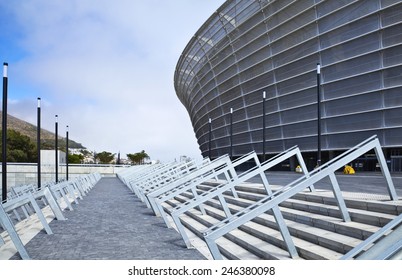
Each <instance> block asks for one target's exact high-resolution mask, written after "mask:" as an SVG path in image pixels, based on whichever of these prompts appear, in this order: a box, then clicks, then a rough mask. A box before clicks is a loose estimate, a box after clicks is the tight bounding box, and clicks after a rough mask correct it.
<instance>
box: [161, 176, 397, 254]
mask: <svg viewBox="0 0 402 280" xmlns="http://www.w3.org/2000/svg"><path fill="white" fill-rule="evenodd" d="M216 184H218V183H217V182H216V181H214V180H210V181H208V182H204V183H203V184H202V185H199V186H198V187H197V191H198V192H199V193H202V192H204V191H207V190H209V189H210V188H211V187H213V186H214V185H216ZM277 188H279V186H277ZM274 190H275V188H274ZM236 191H237V193H238V196H239V197H238V198H235V197H233V195H232V192H227V193H225V194H224V195H225V200H226V201H227V203H228V206H229V209H230V211H231V212H232V213H236V212H238V211H240V210H241V209H243V208H245V207H247V206H249V205H250V204H252V203H254V202H255V201H257V200H259V199H260V198H262V197H263V196H266V191H265V189H264V187H263V185H262V184H257V183H242V184H239V185H238V186H236ZM343 196H344V198H345V202H346V205H347V207H348V211H349V214H350V216H351V220H352V221H351V222H344V221H343V220H342V218H341V214H340V211H339V208H338V206H337V205H336V200H335V199H334V196H333V194H332V192H330V191H324V190H316V191H315V192H309V191H305V192H300V193H298V194H296V195H295V196H293V197H291V198H290V199H287V200H285V201H283V202H282V203H281V204H280V210H281V212H282V215H283V217H284V219H285V222H286V225H287V226H288V228H289V231H290V234H291V235H292V240H293V242H294V244H295V246H296V249H297V252H298V255H299V257H298V258H299V259H306V260H310V259H314V260H336V259H339V258H340V257H342V256H343V255H344V254H345V253H347V252H348V251H350V250H351V249H352V248H354V247H356V246H357V245H358V244H360V243H361V242H362V241H363V240H365V239H366V238H367V237H369V236H370V235H372V234H373V233H375V232H376V231H378V230H379V229H380V228H381V227H383V226H384V225H385V224H387V223H388V222H390V221H391V220H392V219H394V218H395V217H396V216H397V215H399V214H401V213H402V200H398V201H389V197H385V196H384V197H382V196H380V195H368V194H356V193H347V192H343ZM190 198H193V194H192V193H191V192H186V193H183V194H181V195H179V196H176V197H175V198H174V199H171V200H168V201H166V202H165V203H164V204H163V208H164V210H165V212H167V213H170V211H171V210H172V209H173V208H174V207H175V206H177V205H179V204H181V203H185V202H186V201H187V200H189V199H190ZM204 208H205V213H206V214H205V215H203V214H202V213H201V211H199V210H197V209H191V210H189V211H187V212H186V213H185V215H182V216H181V217H180V219H181V221H182V223H183V225H184V226H185V227H186V228H187V230H188V232H189V233H190V234H191V235H192V236H193V241H194V244H202V240H203V231H204V230H206V229H207V228H209V227H210V226H212V225H213V224H216V223H217V222H218V221H219V220H223V219H224V218H225V217H226V215H225V214H224V212H223V209H222V208H221V204H220V203H219V200H218V199H217V198H216V199H211V200H209V201H208V202H206V204H205V207H204ZM196 239H197V240H196ZM217 244H218V247H219V250H220V251H221V253H222V255H223V256H224V257H225V258H227V259H247V260H254V259H277V260H282V259H285V260H286V259H291V258H290V256H289V254H288V252H287V250H286V245H285V242H284V241H283V238H282V236H281V233H280V232H279V231H278V228H277V224H276V222H275V219H274V217H273V215H272V213H270V212H267V213H265V214H263V215H260V216H258V217H257V218H255V219H253V220H252V221H250V222H247V223H245V224H244V225H242V226H241V227H239V228H238V229H236V230H234V231H231V232H230V233H228V234H226V235H225V236H224V237H222V238H219V239H218V240H217ZM194 246H195V247H199V245H194ZM207 257H208V256H207Z"/></svg>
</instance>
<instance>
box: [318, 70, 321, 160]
mask: <svg viewBox="0 0 402 280" xmlns="http://www.w3.org/2000/svg"><path fill="white" fill-rule="evenodd" d="M320 75H321V66H320V64H319V63H317V166H320V165H321V93H320V87H321V80H320Z"/></svg>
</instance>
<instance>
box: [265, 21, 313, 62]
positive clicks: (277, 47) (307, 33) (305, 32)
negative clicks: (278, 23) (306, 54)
mask: <svg viewBox="0 0 402 280" xmlns="http://www.w3.org/2000/svg"><path fill="white" fill-rule="evenodd" d="M317 36H318V34H317V27H316V24H315V23H314V24H309V25H306V26H304V27H303V28H300V29H298V30H297V31H295V32H293V33H292V34H291V36H286V37H283V38H280V39H279V40H277V41H274V42H272V55H276V54H277V53H281V52H283V51H284V50H287V49H290V48H292V47H294V46H297V45H299V44H301V43H303V42H305V41H308V40H310V39H312V38H315V37H317ZM298 47H300V46H298Z"/></svg>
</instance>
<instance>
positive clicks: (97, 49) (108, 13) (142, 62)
mask: <svg viewBox="0 0 402 280" xmlns="http://www.w3.org/2000/svg"><path fill="white" fill-rule="evenodd" d="M224 2H225V1H224V0H115V1H109V0H97V1H94V0H54V1H48V0H30V1H25V0H13V1H8V0H0V59H1V60H2V61H0V62H2V63H1V65H2V64H3V63H4V62H7V63H8V65H9V66H8V113H9V114H10V115H13V116H15V117H17V118H20V119H22V120H25V121H28V122H30V123H32V124H35V125H36V120H37V98H38V97H40V98H41V127H42V128H44V129H47V130H49V131H52V132H54V129H55V128H54V127H55V115H58V131H59V135H60V136H62V137H65V134H66V132H65V131H66V126H67V125H68V126H69V138H70V139H72V140H74V141H76V142H79V143H81V144H82V145H84V146H85V147H86V148H87V149H88V150H90V151H96V152H102V151H107V152H111V153H116V154H118V153H119V152H120V155H121V157H122V158H125V157H126V154H128V153H136V152H140V151H142V150H145V152H147V153H148V155H149V156H150V157H151V159H152V160H160V161H162V162H169V161H173V160H176V159H179V157H180V156H182V155H185V156H188V157H191V158H196V159H197V158H198V159H200V158H201V153H200V150H199V147H198V144H197V139H196V138H195V134H194V130H193V127H192V125H191V122H190V118H189V115H188V113H187V111H186V109H185V108H184V106H183V105H182V104H181V103H180V101H179V99H178V98H177V96H176V93H175V90H174V83H173V77H174V70H175V67H176V64H177V62H178V59H179V57H180V54H181V53H182V51H183V50H184V48H185V46H186V45H187V43H188V42H189V41H190V39H191V37H192V36H193V35H194V34H195V33H196V31H197V30H198V29H199V28H200V27H201V25H202V24H203V23H204V22H205V21H206V20H207V19H208V18H209V17H210V16H211V15H212V14H213V13H214V12H215V11H216V10H217V9H218V8H219V7H220V6H221V5H222V4H223V3H224ZM2 71H3V70H2Z"/></svg>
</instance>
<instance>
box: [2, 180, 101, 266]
mask: <svg viewBox="0 0 402 280" xmlns="http://www.w3.org/2000/svg"><path fill="white" fill-rule="evenodd" d="M99 179H100V174H98V173H93V174H88V175H86V176H80V177H78V178H75V179H73V180H72V181H68V182H62V183H59V184H48V185H47V186H44V187H42V188H41V189H40V190H39V189H37V188H35V187H34V186H33V185H27V186H19V187H16V188H15V189H13V190H12V191H10V192H9V194H8V197H9V199H8V200H7V202H5V203H2V204H0V225H1V227H2V228H3V229H4V230H5V231H6V232H7V234H8V235H9V237H10V239H11V242H12V243H13V244H14V246H15V248H16V249H17V252H18V253H19V254H20V256H21V258H22V259H30V257H29V255H28V252H27V251H26V249H25V246H24V244H23V242H22V241H21V238H20V236H19V235H18V233H17V231H16V229H15V227H14V223H13V221H12V220H11V215H10V214H9V213H12V214H14V215H15V217H16V219H17V221H18V222H19V221H21V217H20V215H19V214H18V212H17V211H16V209H21V211H22V212H23V214H24V216H25V219H26V220H29V219H30V218H31V217H30V215H31V213H32V214H33V213H36V215H37V217H38V219H39V221H40V223H41V224H42V226H43V229H45V231H46V233H47V234H53V232H52V230H51V228H50V227H49V225H48V223H47V221H46V218H45V216H44V215H43V212H42V209H41V208H40V206H39V205H38V203H37V201H36V200H39V199H40V200H42V201H43V204H44V205H45V206H49V207H50V209H51V211H52V212H53V214H54V217H55V218H56V219H58V220H65V217H64V215H63V213H62V209H61V207H60V204H59V202H58V201H57V192H63V195H64V197H65V198H66V199H67V200H68V197H67V195H69V196H70V199H71V200H75V201H76V197H80V198H81V199H82V195H83V194H84V193H87V192H88V191H89V190H90V189H92V188H93V187H94V185H95V184H96V182H97V181H98V180H99ZM63 195H61V197H62V196H63ZM73 196H74V197H73ZM70 206H71V204H70ZM31 207H32V208H33V210H32V208H31ZM4 244H5V242H4V240H3V238H1V237H0V246H3V245H4Z"/></svg>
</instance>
